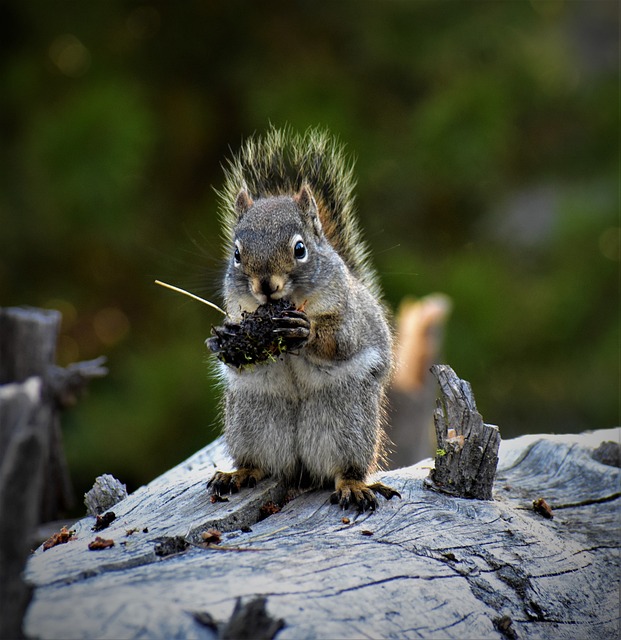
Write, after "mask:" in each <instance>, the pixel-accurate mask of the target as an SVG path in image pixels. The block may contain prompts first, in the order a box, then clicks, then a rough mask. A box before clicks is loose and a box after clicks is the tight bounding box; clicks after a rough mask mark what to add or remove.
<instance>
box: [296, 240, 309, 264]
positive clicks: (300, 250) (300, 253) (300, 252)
mask: <svg viewBox="0 0 621 640" xmlns="http://www.w3.org/2000/svg"><path fill="white" fill-rule="evenodd" d="M293 255H294V256H295V258H296V260H303V259H304V258H306V246H305V244H304V243H303V242H302V241H301V240H298V241H297V242H296V243H295V246H294V247H293Z"/></svg>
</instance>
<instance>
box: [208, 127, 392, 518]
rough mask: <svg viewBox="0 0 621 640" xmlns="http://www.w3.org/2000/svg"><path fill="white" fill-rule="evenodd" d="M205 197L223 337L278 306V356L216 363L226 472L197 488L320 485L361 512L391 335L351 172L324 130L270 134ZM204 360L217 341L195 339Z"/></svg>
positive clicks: (253, 141) (370, 493)
mask: <svg viewBox="0 0 621 640" xmlns="http://www.w3.org/2000/svg"><path fill="white" fill-rule="evenodd" d="M225 173H226V175H225V184H224V187H223V189H222V191H221V192H220V193H219V196H220V200H221V217H222V222H223V228H224V237H225V247H226V259H227V266H226V272H225V275H224V283H223V295H224V301H225V308H226V311H227V316H228V319H227V321H226V322H225V325H224V326H223V327H219V328H216V329H215V332H216V334H218V335H221V334H223V333H224V334H227V333H228V334H231V332H233V331H234V330H235V329H236V328H237V329H239V323H240V322H241V321H242V318H243V317H245V316H246V314H248V313H251V312H255V311H256V310H257V308H260V307H262V306H264V305H267V304H271V303H274V302H276V301H281V300H286V301H288V302H290V303H291V308H290V310H288V311H285V312H284V313H283V314H282V315H280V316H279V317H277V318H274V319H273V323H274V325H273V326H274V328H273V332H274V334H277V338H278V341H279V343H282V344H283V345H285V346H287V347H288V349H287V350H286V351H285V352H284V353H283V354H281V355H279V357H277V358H274V359H273V361H271V362H269V363H267V364H260V365H255V366H252V367H246V368H242V367H233V366H230V365H226V364H222V363H220V375H221V377H222V379H223V382H224V386H225V392H224V437H225V441H226V445H227V448H228V450H229V453H230V455H231V457H232V458H233V461H234V463H235V465H236V471H233V472H230V473H229V472H221V471H218V472H216V474H215V475H214V476H213V478H212V479H211V480H210V481H209V485H208V486H210V487H211V491H212V492H213V493H215V494H217V495H222V494H225V493H235V492H237V491H239V489H240V488H241V487H254V486H255V485H256V483H257V482H259V481H260V480H261V479H262V478H265V477H268V476H274V477H276V478H278V479H279V480H281V481H282V482H284V483H285V484H286V485H287V486H288V487H291V488H297V487H311V488H313V487H314V488H327V487H330V486H331V487H332V488H333V489H334V493H332V495H331V502H332V503H338V504H339V505H340V506H341V507H342V508H343V509H346V508H348V507H349V506H350V505H354V506H356V507H357V508H358V509H359V510H361V511H364V510H367V509H369V510H373V509H375V508H376V507H377V505H378V502H377V498H376V496H375V494H376V493H378V494H381V495H383V496H384V497H385V498H387V499H390V498H391V497H393V496H395V495H397V496H398V495H399V494H398V493H397V492H396V491H394V490H393V489H391V488H390V487H387V486H386V485H384V484H382V483H379V482H378V483H374V484H366V479H367V476H368V474H370V473H372V472H374V471H376V470H377V469H378V467H379V464H380V463H381V461H382V460H383V456H384V452H385V446H386V436H385V433H384V428H383V423H384V404H385V402H384V401H385V392H386V387H387V384H388V382H389V378H390V375H391V371H392V342H393V341H392V333H391V329H390V326H389V323H388V320H387V312H386V309H385V307H384V305H383V303H382V302H381V296H380V291H379V287H378V284H377V277H376V274H375V272H374V271H373V269H372V267H371V266H370V264H369V253H368V248H367V245H366V244H365V242H364V240H363V238H362V234H361V232H360V228H359V226H358V221H357V219H356V217H355V213H354V199H353V188H354V184H355V181H354V177H353V166H352V163H351V161H350V160H349V159H348V158H347V156H346V155H345V153H344V148H343V146H342V145H341V144H340V143H339V142H337V141H336V140H335V139H334V138H333V137H332V136H331V135H330V134H329V133H328V132H327V131H325V130H322V129H318V128H315V129H309V130H308V131H306V132H305V133H303V134H296V133H293V132H292V131H291V130H290V129H289V128H285V129H277V128H274V127H271V128H270V129H269V130H268V131H267V133H266V134H265V135H264V136H253V137H251V138H249V139H248V140H247V141H246V142H245V144H244V145H243V147H242V149H241V151H240V152H239V153H238V154H237V155H236V156H235V157H234V158H233V159H232V160H231V161H230V164H229V166H228V168H227V169H226V171H225ZM207 343H208V346H209V347H210V348H211V349H212V350H213V351H216V352H217V351H218V348H219V347H218V344H219V343H218V340H217V339H211V340H208V341H207Z"/></svg>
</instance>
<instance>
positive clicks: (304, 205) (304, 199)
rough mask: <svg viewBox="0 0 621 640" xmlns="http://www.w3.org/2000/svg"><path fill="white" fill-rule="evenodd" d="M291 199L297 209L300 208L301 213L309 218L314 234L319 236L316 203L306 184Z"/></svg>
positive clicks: (319, 229)
mask: <svg viewBox="0 0 621 640" xmlns="http://www.w3.org/2000/svg"><path fill="white" fill-rule="evenodd" d="M293 199H294V200H295V203H296V204H297V205H298V207H300V210H301V211H302V213H304V214H306V215H307V216H309V218H310V219H311V221H312V223H313V227H314V229H315V233H317V235H319V234H320V233H321V221H320V220H319V211H318V209H317V202H316V201H315V198H314V196H313V192H312V191H311V188H310V186H309V185H308V183H307V182H305V183H304V184H303V185H302V186H301V187H300V190H299V191H298V192H297V193H296V194H295V195H294V196H293Z"/></svg>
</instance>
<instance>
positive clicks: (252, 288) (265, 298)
mask: <svg viewBox="0 0 621 640" xmlns="http://www.w3.org/2000/svg"><path fill="white" fill-rule="evenodd" d="M235 210H236V212H237V222H236V224H235V227H234V237H233V242H234V244H233V246H232V247H231V248H230V258H229V263H228V268H227V272H226V278H225V287H226V290H227V291H226V296H227V298H228V299H229V301H230V303H232V304H236V305H238V306H240V307H241V308H242V309H243V310H249V311H253V310H254V309H255V308H256V307H257V306H258V305H260V304H264V303H266V302H270V301H275V300H280V299H281V298H284V299H287V300H290V301H292V302H293V303H294V304H296V305H298V306H301V305H302V304H303V303H304V301H305V300H306V299H307V298H308V297H309V296H310V295H311V294H312V292H313V289H314V288H315V287H314V285H315V283H316V281H317V274H318V272H319V271H320V269H321V268H322V263H323V264H325V263H326V260H325V257H326V254H327V252H330V253H333V250H332V248H331V247H330V245H329V244H328V243H327V241H326V240H325V237H324V234H323V231H322V227H321V221H320V219H319V214H318V208H317V203H316V201H315V198H314V197H313V194H312V192H311V190H310V187H309V186H308V185H306V184H304V185H302V187H301V188H300V190H299V191H298V193H297V194H295V195H293V196H269V197H265V198H258V199H257V200H253V199H252V197H251V195H250V194H249V192H248V189H247V188H246V187H244V188H242V190H241V191H240V192H239V194H238V196H237V199H236V201H235Z"/></svg>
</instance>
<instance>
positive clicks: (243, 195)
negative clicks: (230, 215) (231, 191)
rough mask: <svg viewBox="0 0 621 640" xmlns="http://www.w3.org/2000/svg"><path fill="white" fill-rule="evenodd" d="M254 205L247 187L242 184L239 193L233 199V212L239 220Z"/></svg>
mask: <svg viewBox="0 0 621 640" xmlns="http://www.w3.org/2000/svg"><path fill="white" fill-rule="evenodd" d="M253 204H254V201H253V200H252V198H251V197H250V194H249V193H248V187H247V186H246V185H245V184H244V186H243V187H242V189H241V191H240V192H239V193H238V194H237V198H235V211H237V217H238V218H241V217H242V216H243V215H244V213H246V211H248V209H250V207H251V206H252V205H253Z"/></svg>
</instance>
